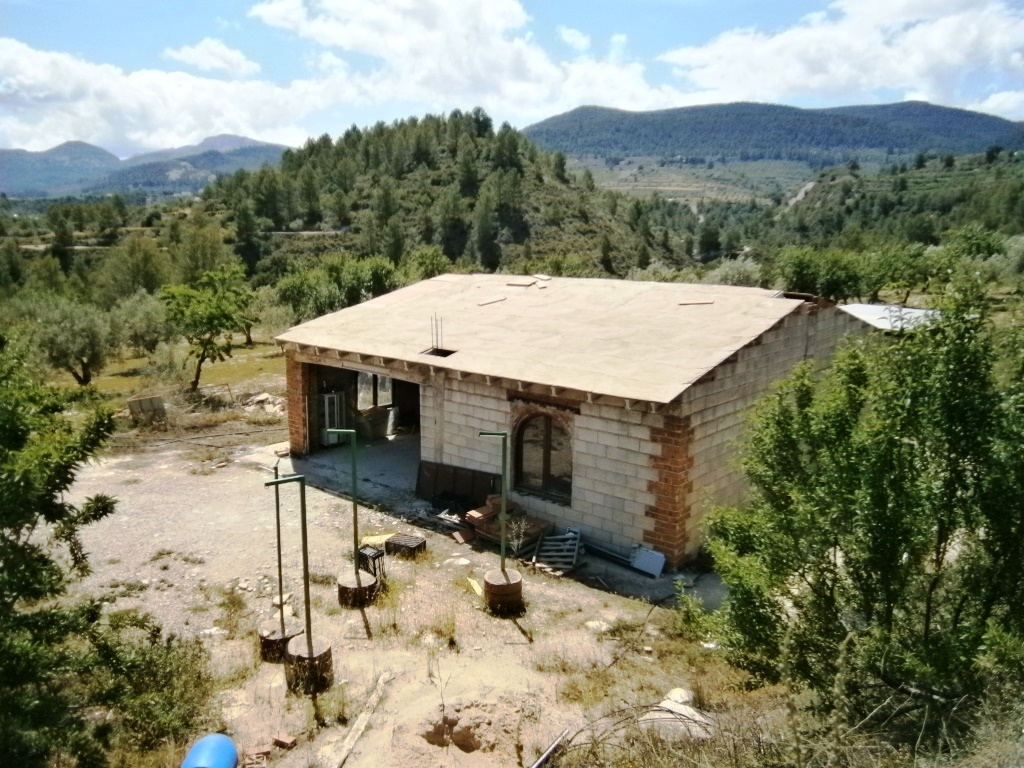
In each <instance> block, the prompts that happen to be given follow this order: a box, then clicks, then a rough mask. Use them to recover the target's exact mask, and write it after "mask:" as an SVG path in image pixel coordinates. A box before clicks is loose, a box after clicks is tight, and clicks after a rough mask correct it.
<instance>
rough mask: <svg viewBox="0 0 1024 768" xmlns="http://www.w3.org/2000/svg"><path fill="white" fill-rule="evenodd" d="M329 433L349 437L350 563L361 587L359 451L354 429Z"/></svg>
mask: <svg viewBox="0 0 1024 768" xmlns="http://www.w3.org/2000/svg"><path fill="white" fill-rule="evenodd" d="M324 431H325V432H327V434H329V435H347V436H348V438H349V453H351V454H352V565H353V567H354V568H355V576H356V587H358V588H362V586H363V582H362V579H360V578H359V496H358V493H359V481H358V462H357V461H356V456H357V454H358V453H359V446H358V444H357V442H356V431H355V430H354V429H327V430H324Z"/></svg>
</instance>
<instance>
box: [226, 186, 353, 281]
mask: <svg viewBox="0 0 1024 768" xmlns="http://www.w3.org/2000/svg"><path fill="white" fill-rule="evenodd" d="M340 194H342V195H343V194H344V193H340ZM262 254H263V246H262V244H261V243H260V236H259V224H258V222H257V220H256V214H255V213H254V212H253V206H252V201H251V200H249V199H244V200H242V201H241V202H239V203H238V205H236V206H235V255H237V256H238V258H240V259H241V260H242V263H243V264H245V269H246V271H247V272H248V273H249V274H252V273H253V272H255V271H256V263H257V262H258V261H259V260H260V256H261V255H262Z"/></svg>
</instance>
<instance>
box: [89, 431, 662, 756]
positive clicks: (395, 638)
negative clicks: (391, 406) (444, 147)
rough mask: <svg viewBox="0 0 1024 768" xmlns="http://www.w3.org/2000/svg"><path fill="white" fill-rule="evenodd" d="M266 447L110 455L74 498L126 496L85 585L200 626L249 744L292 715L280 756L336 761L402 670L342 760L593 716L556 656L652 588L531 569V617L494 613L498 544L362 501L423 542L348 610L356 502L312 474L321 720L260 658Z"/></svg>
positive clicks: (271, 578)
mask: <svg viewBox="0 0 1024 768" xmlns="http://www.w3.org/2000/svg"><path fill="white" fill-rule="evenodd" d="M273 461H274V456H273V452H272V451H270V450H268V449H266V448H263V449H252V448H249V449H245V450H240V451H238V452H236V454H235V457H234V459H233V460H231V461H229V462H228V463H226V464H225V465H224V466H222V467H220V468H217V469H215V470H213V471H212V473H209V474H200V473H197V469H198V468H199V465H198V464H196V463H194V462H191V461H189V460H188V458H187V454H186V453H185V452H182V451H170V450H165V451H163V452H154V453H141V454H136V455H129V456H114V457H110V458H105V459H103V460H102V461H100V462H98V463H94V464H90V465H89V466H88V467H86V468H85V469H84V470H83V471H82V472H81V473H80V474H79V477H78V481H77V483H76V485H75V487H74V489H73V495H74V497H75V498H76V499H79V500H80V499H81V498H82V497H84V496H88V495H91V494H95V493H101V492H102V493H109V494H112V495H114V496H116V497H117V498H118V499H119V504H118V512H117V513H116V514H115V515H114V516H112V517H111V518H109V519H107V520H104V521H102V522H101V523H99V524H97V525H95V526H92V527H91V528H90V529H88V530H87V531H85V533H84V535H83V540H84V544H85V547H86V550H87V551H88V552H90V557H91V562H92V565H93V568H94V572H93V574H92V575H91V576H90V577H89V578H88V579H86V580H85V582H84V583H83V584H82V585H81V588H82V589H84V590H86V591H89V592H92V593H100V592H109V593H112V594H116V595H119V597H118V598H117V600H116V602H115V603H113V604H112V605H111V606H110V609H111V610H114V609H116V610H120V609H126V608H132V607H137V608H140V609H143V610H145V611H148V612H150V613H152V614H153V615H154V616H155V617H156V619H157V620H158V621H159V622H160V623H161V624H162V625H163V627H164V628H165V630H166V631H173V632H177V633H179V634H182V635H199V636H201V637H203V638H204V640H205V642H206V643H207V644H208V646H209V648H210V650H211V654H212V657H213V659H214V662H215V666H216V668H217V671H218V673H219V674H220V675H221V676H224V677H226V678H228V679H230V680H234V681H236V682H235V683H234V684H232V685H231V686H229V687H228V689H227V690H225V691H224V692H223V694H222V696H221V706H222V714H223V717H224V720H225V722H226V724H227V725H228V728H229V733H230V734H231V735H232V737H233V738H234V739H235V740H236V743H237V744H238V745H239V747H240V749H246V748H248V747H252V746H254V745H256V744H261V743H266V742H268V741H269V740H270V739H271V738H272V737H273V735H274V734H275V733H277V732H280V731H286V732H289V733H292V734H294V735H296V736H298V737H299V746H298V747H296V748H295V749H294V750H292V751H291V752H287V753H285V752H281V751H280V750H277V751H275V756H274V760H273V762H272V764H273V765H279V766H286V767H290V766H295V767H296V768H305V766H308V765H323V766H329V765H336V764H337V763H336V761H335V760H334V758H335V756H336V754H337V751H338V749H339V748H340V745H341V742H342V741H343V740H344V738H345V736H346V734H347V732H348V728H349V727H350V725H351V723H352V722H353V721H354V719H355V717H356V716H357V715H358V714H359V712H360V711H361V709H362V706H363V703H364V702H365V701H366V699H367V698H368V696H369V693H370V691H371V689H372V688H373V685H374V683H375V681H376V679H377V676H378V674H379V673H380V672H381V671H383V670H389V671H390V672H391V673H392V674H393V676H394V677H393V679H392V681H391V682H390V683H389V684H388V686H387V689H386V696H385V698H384V700H383V702H382V704H381V706H380V707H379V708H378V710H377V712H376V713H375V714H374V715H373V717H372V718H371V719H370V726H369V728H368V729H367V730H366V732H365V734H364V735H363V736H362V738H361V739H360V741H359V742H358V745H357V747H356V749H355V751H354V752H353V754H352V756H351V758H350V759H349V760H348V762H346V766H353V767H356V768H358V767H359V766H392V765H394V766H413V765H415V766H428V765H438V766H453V765H473V766H484V767H485V768H486V767H487V766H495V767H496V768H497V766H509V765H520V764H523V763H525V764H527V765H529V764H531V763H532V761H533V760H534V759H536V757H537V756H538V755H539V754H540V752H542V751H543V750H544V748H545V747H546V746H547V745H548V744H549V743H550V742H551V740H552V739H553V738H554V737H555V736H556V735H557V734H558V733H559V732H560V731H561V730H562V729H563V728H565V727H573V728H576V727H579V726H580V725H582V724H583V723H584V722H585V717H584V715H583V713H582V710H581V709H580V707H579V706H577V705H575V704H573V703H569V702H567V701H565V697H564V696H562V695H561V694H560V692H559V685H560V684H561V681H562V680H563V678H562V677H561V676H559V675H557V674H551V673H550V670H551V669H552V668H563V667H570V668H587V667H588V665H590V666H595V665H605V664H608V663H609V662H610V660H611V658H612V652H613V650H614V644H613V643H611V642H609V641H608V640H607V638H606V637H605V636H604V635H602V633H601V630H602V629H606V628H607V627H608V626H609V625H611V624H613V623H614V622H615V621H616V620H627V621H632V622H636V621H638V620H642V619H643V617H644V616H645V615H646V614H647V613H648V612H649V610H650V606H649V605H647V604H644V603H642V602H640V601H637V600H632V599H627V598H623V597H619V596H618V595H613V594H608V593H605V592H599V591H596V590H594V589H591V588H589V587H588V586H587V585H585V584H583V583H579V582H577V581H573V580H569V579H552V578H549V577H545V576H542V575H534V574H527V576H526V590H525V594H526V597H527V601H528V609H527V612H526V614H525V616H523V617H522V618H521V619H519V620H518V621H516V622H513V621H511V620H508V619H499V618H495V617H493V616H491V615H490V614H488V613H486V612H485V611H483V610H482V609H481V605H480V599H479V598H478V597H477V595H476V594H475V593H474V591H473V590H472V588H471V586H470V583H469V581H468V579H469V578H474V579H476V580H477V581H478V582H480V581H482V576H483V573H484V571H485V570H489V569H491V568H494V567H495V566H496V565H497V555H495V554H494V553H493V552H490V551H478V550H475V549H472V548H470V547H468V546H465V545H459V544H457V543H456V542H454V541H452V540H451V539H449V538H447V537H443V536H440V535H437V534H433V533H429V532H424V531H422V530H419V529H416V528H413V527H412V526H410V525H408V524H406V523H404V522H402V521H401V520H400V518H397V517H394V516H392V515H390V514H385V513H383V512H376V511H373V510H365V509H364V510H362V511H361V514H360V529H361V533H362V534H364V535H375V534H384V533H396V532H405V533H418V534H421V535H424V536H426V537H427V540H428V541H427V554H426V556H424V557H422V558H420V559H419V560H418V561H415V562H410V561H403V560H396V559H394V558H391V557H389V558H387V568H388V572H389V575H390V577H391V580H392V583H393V584H394V587H395V588H394V590H393V592H392V595H391V597H390V598H388V599H386V600H382V601H378V605H374V606H371V607H369V608H367V609H366V610H365V615H364V614H362V613H360V612H358V611H352V610H349V609H342V608H340V607H339V606H338V604H337V596H336V590H335V587H334V584H333V580H334V578H336V575H337V574H338V573H339V571H340V570H342V569H348V568H351V559H350V553H351V528H350V525H351V523H350V519H351V506H350V505H349V503H348V501H347V500H344V499H341V498H338V497H335V496H332V495H330V494H328V493H325V492H322V491H319V490H316V489H314V488H310V489H309V490H308V492H307V510H308V530H309V548H310V570H311V573H312V574H314V577H315V579H316V582H317V583H315V584H314V585H313V586H312V590H311V592H312V606H313V608H312V611H311V616H312V623H313V628H314V631H313V633H314V636H315V637H318V638H324V639H326V640H327V641H328V642H329V643H330V645H331V647H332V655H333V660H334V667H335V680H336V681H337V682H336V685H335V686H334V688H333V689H332V690H331V692H330V693H329V694H327V695H326V696H325V697H323V699H322V706H323V708H324V710H325V712H327V715H328V717H330V718H332V720H333V724H332V726H331V727H329V728H326V729H321V730H318V729H316V728H315V726H314V723H313V718H312V711H311V707H310V705H309V702H308V699H305V698H302V697H296V696H291V695H288V694H287V692H286V689H285V683H284V675H283V671H282V668H281V666H280V665H271V664H259V663H258V661H257V659H256V653H255V646H256V643H255V631H254V627H255V626H257V625H258V623H260V622H262V621H265V620H267V619H269V618H270V617H271V616H272V610H273V608H272V606H271V599H272V597H273V595H274V594H276V554H275V553H276V544H275V538H276V537H275V530H274V501H273V491H272V490H270V489H267V488H265V487H264V481H265V480H267V479H269V478H270V477H271V476H272V475H271V473H270V470H269V466H271V465H272V463H273ZM281 491H282V513H283V514H282V517H283V521H284V524H283V552H284V556H283V565H284V572H285V591H286V592H290V593H292V595H293V596H294V597H293V598H292V600H291V605H293V606H295V608H296V609H298V611H299V612H300V614H301V600H302V598H301V595H302V588H301V549H300V530H299V522H298V501H297V499H298V494H297V490H296V489H295V486H282V487H281ZM395 511H396V512H400V511H401V510H395ZM613 569H614V566H610V565H602V564H600V562H597V563H594V564H593V565H592V566H591V567H589V568H588V569H586V570H587V571H588V572H589V573H590V574H591V576H592V577H593V576H594V575H600V574H603V576H600V578H601V579H602V580H605V581H608V580H614V578H615V574H613V573H612V572H611V571H612V570H613ZM640 578H641V579H642V580H643V583H644V584H646V585H648V587H649V589H650V590H652V591H653V592H660V593H661V594H662V595H664V594H666V590H668V592H669V593H671V589H672V583H671V581H670V580H668V579H666V578H663V579H661V580H659V581H658V582H654V581H652V580H649V579H645V578H644V577H640ZM628 581H629V579H628V578H626V580H625V582H624V583H626V582H628ZM225 590H227V592H228V593H230V594H235V595H239V596H241V597H242V598H244V603H245V608H244V610H243V611H242V616H241V624H240V629H239V630H238V631H237V635H238V636H237V637H235V636H232V635H226V634H225V630H224V629H223V625H224V621H223V619H224V616H223V609H222V607H220V606H219V601H223V598H224V594H225ZM588 622H589V624H590V626H588ZM595 622H596V623H595ZM600 622H604V623H603V624H601V623H600ZM542 670H543V671H542ZM665 685H666V686H667V687H672V685H671V682H670V681H666V683H665ZM442 702H443V708H444V709H443V711H444V715H445V716H446V717H447V721H444V722H446V723H447V725H446V726H445V725H444V724H443V723H442ZM339 716H341V717H340V720H341V722H339Z"/></svg>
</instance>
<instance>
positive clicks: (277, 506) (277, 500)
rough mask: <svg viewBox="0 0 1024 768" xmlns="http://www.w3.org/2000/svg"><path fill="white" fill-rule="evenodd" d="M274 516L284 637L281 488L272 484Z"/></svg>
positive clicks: (280, 608)
mask: <svg viewBox="0 0 1024 768" xmlns="http://www.w3.org/2000/svg"><path fill="white" fill-rule="evenodd" d="M280 463H281V460H280V459H278V460H277V461H276V462H274V479H275V480H277V479H278V477H279V474H278V469H277V465H278V464H280ZM274 518H275V520H276V522H277V607H278V612H277V613H278V616H280V618H281V638H282V639H284V636H285V628H284V572H283V570H282V568H281V489H280V487H279V486H276V485H275V486H274Z"/></svg>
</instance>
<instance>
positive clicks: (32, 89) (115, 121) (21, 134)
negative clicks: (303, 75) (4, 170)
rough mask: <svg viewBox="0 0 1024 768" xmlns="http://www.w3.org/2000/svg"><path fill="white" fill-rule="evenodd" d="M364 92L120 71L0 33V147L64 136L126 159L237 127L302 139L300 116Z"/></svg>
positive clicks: (339, 80) (273, 137) (268, 136)
mask: <svg viewBox="0 0 1024 768" xmlns="http://www.w3.org/2000/svg"><path fill="white" fill-rule="evenodd" d="M361 98H363V96H362V95H361V94H360V93H359V91H358V88H357V87H356V86H354V85H353V84H351V83H349V82H348V81H347V80H346V79H345V78H344V77H333V76H329V77H324V78H319V79H317V80H299V81H294V82H292V83H290V84H288V85H287V86H278V85H274V84H272V83H267V82H261V81H254V80H242V81H239V80H220V79H213V78H206V77H199V76H195V75H189V74H185V73H182V72H164V71H160V70H136V71H132V72H126V71H124V70H122V69H120V68H119V67H115V66H111V65H109V64H96V63H93V62H89V61H85V60H82V59H80V58H78V57H75V56H72V55H71V54H67V53H61V52H54V51H40V50H36V49H34V48H31V47H30V46H28V45H25V44H24V43H21V42H19V41H17V40H12V39H9V38H0V104H2V106H3V111H2V113H0V144H2V145H4V146H13V147H24V148H26V149H34V150H40V149H46V148H48V147H52V146H54V145H55V144H58V143H60V142H62V141H67V140H69V139H79V140H82V141H88V142H90V143H93V144H98V145H100V146H102V147H105V148H107V149H110V150H111V151H113V152H115V153H116V154H118V155H121V156H125V155H128V154H132V153H135V152H138V151H141V150H145V149H152V148H157V147H170V146H179V145H182V144H188V143H193V142H196V141H199V140H201V139H203V138H204V137H206V136H210V135H213V134H217V133H238V134H245V135H248V136H253V137H256V138H262V139H265V140H268V141H279V142H282V143H286V144H299V143H301V142H302V141H303V140H304V139H305V138H306V137H307V135H308V134H307V132H306V131H305V130H304V129H303V128H301V127H300V124H299V121H300V120H301V119H302V118H303V117H304V116H307V115H309V114H310V113H312V112H315V111H317V110H319V109H322V108H324V107H325V106H327V105H329V104H330V103H337V102H345V101H352V102H355V101H358V100H360V99H361Z"/></svg>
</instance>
